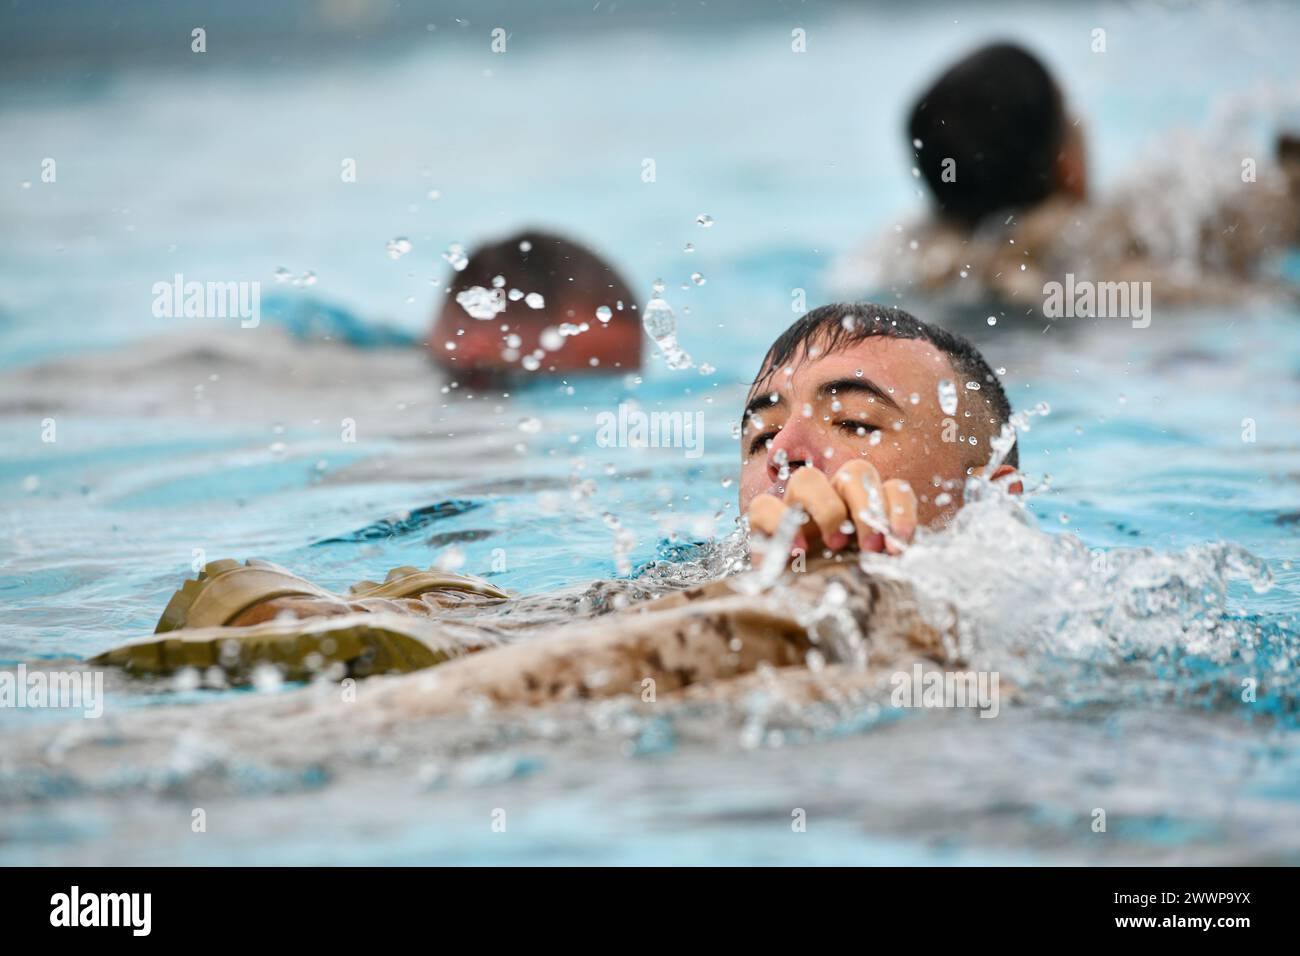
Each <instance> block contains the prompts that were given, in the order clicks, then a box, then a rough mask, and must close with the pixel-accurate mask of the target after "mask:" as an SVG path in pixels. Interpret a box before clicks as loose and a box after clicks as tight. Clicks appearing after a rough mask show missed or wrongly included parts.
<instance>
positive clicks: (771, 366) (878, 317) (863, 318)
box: [751, 302, 1020, 469]
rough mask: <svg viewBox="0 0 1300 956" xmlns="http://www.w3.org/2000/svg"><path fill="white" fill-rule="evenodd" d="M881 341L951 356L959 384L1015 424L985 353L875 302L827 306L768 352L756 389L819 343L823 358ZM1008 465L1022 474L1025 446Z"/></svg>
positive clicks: (1011, 455) (1009, 455)
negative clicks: (969, 385) (972, 385)
mask: <svg viewBox="0 0 1300 956" xmlns="http://www.w3.org/2000/svg"><path fill="white" fill-rule="evenodd" d="M878 336H883V337H885V338H891V339H920V340H921V341H923V342H929V343H930V344H931V345H933V346H934V347H935V348H936V349H938V350H939V351H940V352H942V353H943V354H944V355H946V356H948V361H949V363H950V364H951V365H952V370H953V373H954V374H955V375H956V376H957V381H958V382H959V383H964V382H978V383H979V385H980V392H979V393H980V395H982V396H983V398H984V401H985V403H987V406H988V409H989V411H990V412H991V413H992V415H993V417H994V419H995V420H996V421H997V423H998V425H999V426H1001V425H1005V424H1007V422H1008V421H1009V420H1010V418H1011V402H1010V401H1008V399H1007V393H1006V392H1005V391H1004V390H1003V388H1002V382H1001V381H999V380H998V377H997V375H996V374H995V373H994V371H993V369H991V368H990V367H989V364H988V362H986V361H985V360H984V356H983V355H981V354H980V351H979V349H977V348H975V346H974V345H972V344H971V343H970V342H969V341H968V340H967V339H965V338H963V337H962V336H960V335H958V334H957V333H955V332H949V331H948V330H947V329H941V328H939V327H938V326H937V325H929V324H927V323H925V322H922V321H921V320H920V319H918V318H917V317H916V316H914V315H912V314H911V313H910V312H904V311H903V310H902V309H896V308H893V307H892V306H883V305H876V304H875V303H873V302H838V303H836V304H834V305H823V306H822V307H821V308H817V309H813V310H812V311H811V312H808V313H806V314H805V315H804V316H803V317H802V318H799V319H797V320H796V321H795V322H794V324H793V325H791V326H790V327H789V328H788V329H786V330H785V331H784V332H782V333H781V335H780V337H778V338H777V340H776V341H775V342H773V343H772V347H771V348H769V349H768V350H767V355H766V356H764V358H763V364H762V365H761V366H759V372H758V376H757V377H756V378H755V379H754V384H753V386H751V388H757V387H758V386H760V385H762V384H764V383H766V382H767V381H768V380H770V379H771V377H772V376H773V375H774V374H775V373H776V370H777V369H779V368H782V367H783V366H785V365H787V364H789V363H790V362H791V361H793V360H794V359H795V357H796V356H797V355H798V354H799V351H800V350H801V349H806V348H807V347H808V346H809V345H812V344H814V343H815V344H816V345H819V346H820V347H821V349H822V352H821V354H822V355H829V354H830V353H832V352H840V351H843V350H844V349H847V348H850V347H851V346H853V345H856V344H857V343H859V342H863V341H865V340H867V339H870V338H876V337H878ZM958 387H959V388H960V387H961V386H960V385H959V386H958ZM1003 464H1007V465H1010V466H1011V467H1012V468H1017V469H1018V468H1019V467H1020V445H1019V442H1017V443H1016V444H1015V445H1012V446H1011V450H1010V452H1008V453H1007V456H1006V458H1005V459H1004V460H1003Z"/></svg>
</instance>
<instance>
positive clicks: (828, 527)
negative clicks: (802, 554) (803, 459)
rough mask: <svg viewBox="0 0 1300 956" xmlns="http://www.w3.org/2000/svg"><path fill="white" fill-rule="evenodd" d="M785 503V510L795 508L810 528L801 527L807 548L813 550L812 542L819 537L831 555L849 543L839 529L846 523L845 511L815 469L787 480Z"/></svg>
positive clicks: (804, 471) (842, 501) (833, 491)
mask: <svg viewBox="0 0 1300 956" xmlns="http://www.w3.org/2000/svg"><path fill="white" fill-rule="evenodd" d="M785 503H786V505H787V506H794V505H798V506H799V507H801V508H803V510H804V512H805V513H806V514H807V515H808V520H809V523H810V524H811V525H812V526H813V527H811V528H810V527H809V526H808V524H805V525H804V534H805V535H806V536H807V537H808V539H809V542H808V543H809V545H811V546H815V545H816V543H817V542H816V541H815V540H814V539H815V538H816V537H818V536H820V538H821V541H822V543H824V544H825V545H826V547H828V548H830V549H831V550H832V551H838V550H840V549H841V548H843V547H844V546H845V545H846V544H848V543H849V536H848V535H847V534H845V533H844V531H843V529H841V527H840V526H841V525H842V524H844V522H845V521H847V520H848V517H849V512H848V508H847V507H845V504H844V500H843V499H842V498H841V497H840V496H839V495H838V494H837V493H836V491H835V489H834V488H832V487H831V482H830V479H829V478H827V477H826V475H825V474H823V473H822V472H820V471H818V470H817V469H816V468H810V467H804V468H800V469H799V470H798V471H796V472H795V473H794V474H793V475H791V476H790V480H789V482H787V483H786V488H785ZM814 529H815V531H816V533H815V534H814V533H813V532H814Z"/></svg>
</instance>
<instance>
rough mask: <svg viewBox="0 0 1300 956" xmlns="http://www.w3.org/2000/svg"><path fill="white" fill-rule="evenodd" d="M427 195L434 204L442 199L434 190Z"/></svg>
mask: <svg viewBox="0 0 1300 956" xmlns="http://www.w3.org/2000/svg"><path fill="white" fill-rule="evenodd" d="M428 195H429V198H430V199H432V200H433V201H434V202H437V201H438V200H439V199H441V198H442V193H440V192H438V190H436V189H430V190H429V193H428Z"/></svg>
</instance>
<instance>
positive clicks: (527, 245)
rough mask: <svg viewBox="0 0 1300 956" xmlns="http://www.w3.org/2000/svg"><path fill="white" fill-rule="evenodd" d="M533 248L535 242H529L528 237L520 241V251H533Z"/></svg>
mask: <svg viewBox="0 0 1300 956" xmlns="http://www.w3.org/2000/svg"><path fill="white" fill-rule="evenodd" d="M532 249H533V244H532V243H531V242H529V241H528V240H527V239H525V240H524V241H523V242H521V243H519V251H520V252H531V251H532Z"/></svg>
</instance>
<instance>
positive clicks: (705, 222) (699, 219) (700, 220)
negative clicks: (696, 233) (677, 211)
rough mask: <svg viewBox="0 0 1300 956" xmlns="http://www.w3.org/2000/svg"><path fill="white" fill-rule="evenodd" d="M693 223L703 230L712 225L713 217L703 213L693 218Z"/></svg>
mask: <svg viewBox="0 0 1300 956" xmlns="http://www.w3.org/2000/svg"><path fill="white" fill-rule="evenodd" d="M695 222H696V223H697V224H698V225H701V226H703V227H704V228H705V229H708V228H709V227H710V226H712V225H713V217H712V216H710V215H707V214H705V213H700V214H699V215H698V216H696V217H695Z"/></svg>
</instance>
